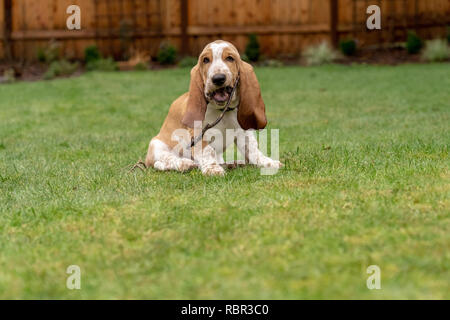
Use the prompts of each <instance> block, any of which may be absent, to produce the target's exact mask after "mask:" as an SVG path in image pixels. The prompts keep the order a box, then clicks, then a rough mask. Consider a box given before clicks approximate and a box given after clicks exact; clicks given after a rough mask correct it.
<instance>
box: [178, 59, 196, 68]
mask: <svg viewBox="0 0 450 320" xmlns="http://www.w3.org/2000/svg"><path fill="white" fill-rule="evenodd" d="M197 62H198V59H197V58H195V57H184V58H183V59H181V61H180V62H178V66H179V67H180V68H192V67H194V66H195V65H196V64H197Z"/></svg>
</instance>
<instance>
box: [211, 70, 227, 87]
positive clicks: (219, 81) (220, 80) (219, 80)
mask: <svg viewBox="0 0 450 320" xmlns="http://www.w3.org/2000/svg"><path fill="white" fill-rule="evenodd" d="M225 80H227V76H226V75H224V74H223V73H218V74H216V75H214V76H213V77H212V82H213V83H214V84H215V85H216V86H221V85H223V84H224V83H225Z"/></svg>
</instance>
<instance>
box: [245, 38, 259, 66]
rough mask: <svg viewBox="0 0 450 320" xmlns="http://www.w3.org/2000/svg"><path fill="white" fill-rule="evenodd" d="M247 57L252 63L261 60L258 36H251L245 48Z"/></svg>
mask: <svg viewBox="0 0 450 320" xmlns="http://www.w3.org/2000/svg"><path fill="white" fill-rule="evenodd" d="M245 55H246V56H247V57H248V59H249V60H250V61H252V62H256V61H258V60H259V58H260V55H261V52H260V45H259V41H258V37H257V36H256V34H251V35H249V36H248V43H247V46H246V47H245Z"/></svg>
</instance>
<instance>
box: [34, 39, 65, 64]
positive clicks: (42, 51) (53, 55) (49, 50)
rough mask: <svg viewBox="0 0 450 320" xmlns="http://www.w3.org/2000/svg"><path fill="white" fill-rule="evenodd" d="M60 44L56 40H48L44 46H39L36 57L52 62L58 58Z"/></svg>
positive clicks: (41, 60)
mask: <svg viewBox="0 0 450 320" xmlns="http://www.w3.org/2000/svg"><path fill="white" fill-rule="evenodd" d="M59 48H60V44H59V43H58V42H56V41H50V42H49V44H48V46H47V47H45V48H39V49H38V51H37V58H38V60H39V61H40V62H44V63H52V62H54V61H56V60H58V58H59Z"/></svg>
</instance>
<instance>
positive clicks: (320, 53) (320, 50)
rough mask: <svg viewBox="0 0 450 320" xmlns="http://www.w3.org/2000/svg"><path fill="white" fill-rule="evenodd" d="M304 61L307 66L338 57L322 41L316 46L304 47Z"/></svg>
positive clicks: (325, 62)
mask: <svg viewBox="0 0 450 320" xmlns="http://www.w3.org/2000/svg"><path fill="white" fill-rule="evenodd" d="M303 56H304V57H305V58H306V63H307V64H308V65H309V66H319V65H323V64H328V63H332V62H333V61H335V60H336V59H337V58H338V54H337V53H336V51H335V50H333V48H331V47H330V46H329V45H328V44H327V43H326V42H322V43H321V44H319V45H318V46H311V47H308V48H306V50H305V51H304V53H303Z"/></svg>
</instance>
